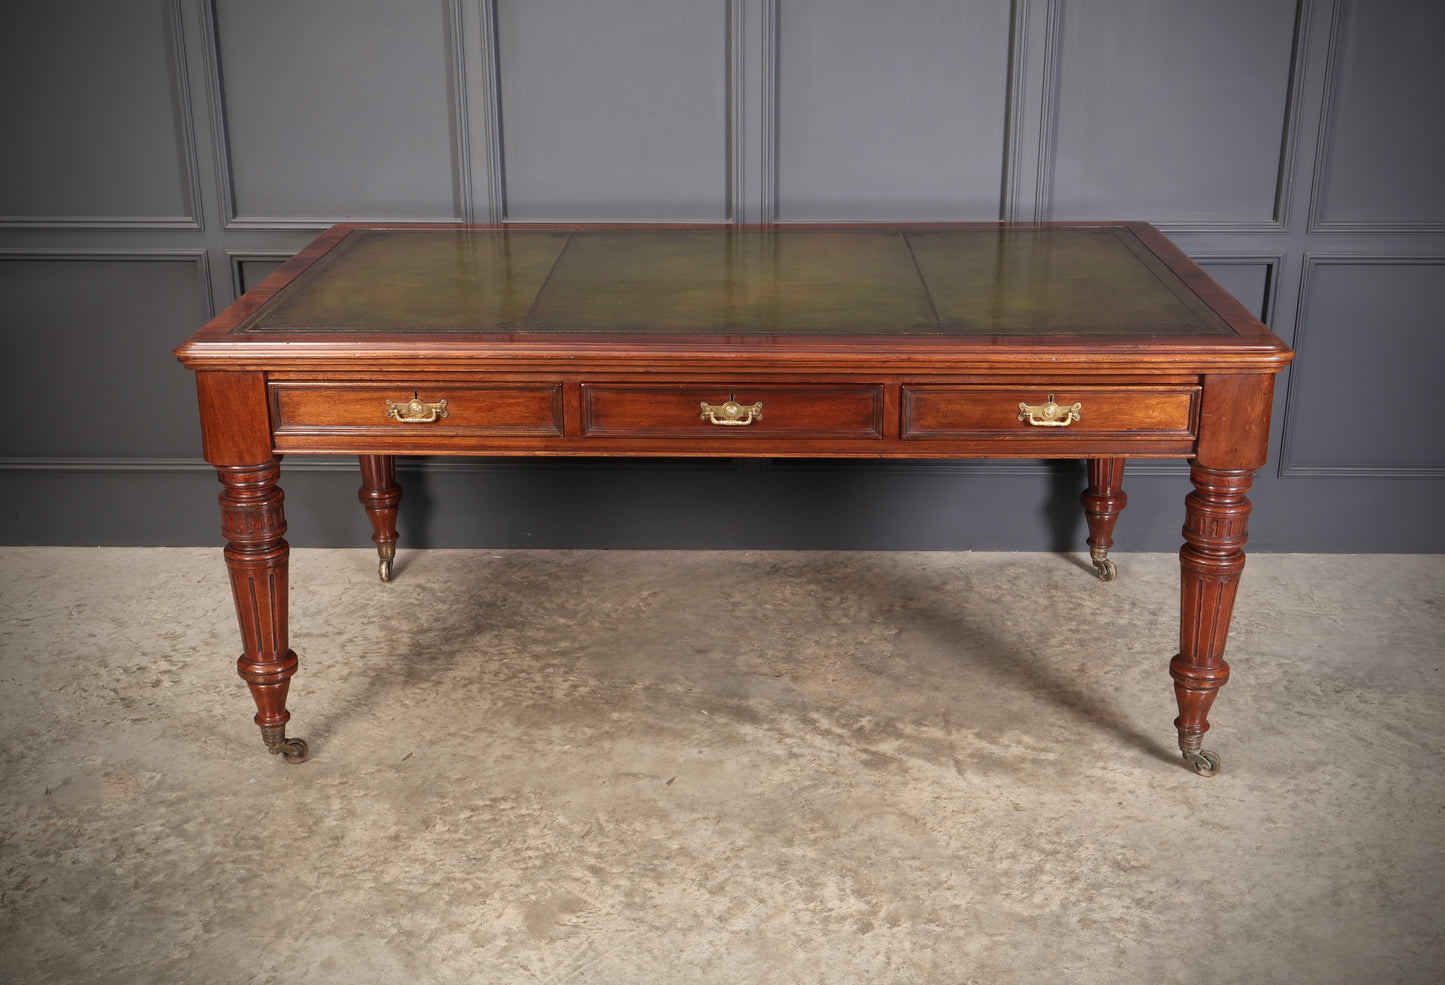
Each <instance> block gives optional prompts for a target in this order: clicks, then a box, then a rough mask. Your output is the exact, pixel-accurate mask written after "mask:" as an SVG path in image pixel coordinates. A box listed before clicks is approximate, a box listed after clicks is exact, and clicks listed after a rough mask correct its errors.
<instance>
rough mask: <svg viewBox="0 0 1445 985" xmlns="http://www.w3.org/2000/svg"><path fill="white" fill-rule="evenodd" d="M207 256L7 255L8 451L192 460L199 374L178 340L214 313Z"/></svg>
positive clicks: (1, 439) (1, 270)
mask: <svg viewBox="0 0 1445 985" xmlns="http://www.w3.org/2000/svg"><path fill="white" fill-rule="evenodd" d="M205 275H206V269H205V263H204V255H203V254H193V255H184V254H182V255H174V256H163V255H156V254H145V253H137V254H124V255H121V254H111V255H109V256H106V255H102V254H81V255H49V256H47V255H35V256H16V255H7V254H0V324H3V325H4V326H5V342H4V344H5V362H6V364H7V365H8V366H10V367H24V369H23V371H18V372H17V371H13V370H12V371H11V372H9V373H7V374H6V383H5V387H6V389H5V397H6V402H7V404H8V405H9V406H10V407H11V408H12V411H13V412H18V413H20V414H21V420H20V421H19V422H18V423H17V422H16V421H13V420H12V422H11V424H10V426H7V427H6V428H4V429H3V431H0V458H121V457H137V458H161V457H176V458H194V457H196V456H198V455H199V454H200V447H201V445H200V440H201V439H200V427H199V425H198V423H197V417H196V390H195V381H194V379H193V378H192V374H190V373H188V372H186V371H185V370H184V369H182V368H181V366H180V364H179V363H177V362H176V361H175V359H174V358H173V357H172V356H171V350H172V349H173V348H175V346H177V345H179V344H180V343H181V342H183V341H185V339H186V337H187V336H188V335H190V333H191V332H193V331H195V330H196V329H197V328H198V327H199V326H200V325H201V324H203V323H204V322H205V320H206V319H207V318H208V317H209V310H210V299H209V297H208V296H207V287H206V285H207V279H206V276H205Z"/></svg>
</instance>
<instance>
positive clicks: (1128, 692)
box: [0, 548, 1445, 985]
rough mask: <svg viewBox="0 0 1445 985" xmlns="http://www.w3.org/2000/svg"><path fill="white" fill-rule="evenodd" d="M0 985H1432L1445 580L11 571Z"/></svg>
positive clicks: (1137, 569) (868, 570)
mask: <svg viewBox="0 0 1445 985" xmlns="http://www.w3.org/2000/svg"><path fill="white" fill-rule="evenodd" d="M0 558H3V562H4V575H5V577H4V581H3V588H0V713H3V721H0V726H3V727H0V736H3V740H0V777H3V785H0V981H4V982H6V983H17V985H18V983H38V982H54V983H61V982H64V983H71V982H106V983H152V982H194V983H208V985H211V983H229V982H262V981H265V982H269V981H277V982H280V981H287V982H304V983H308V985H318V983H332V982H336V983H348V985H353V983H371V982H376V983H388V985H390V983H402V982H405V983H413V982H417V983H426V982H458V983H482V982H523V983H526V982H552V983H561V982H569V983H584V982H586V983H592V982H596V983H633V982H639V983H641V982H647V983H670V982H684V983H689V985H699V983H719V985H738V983H751V982H758V983H770V985H771V983H789V982H808V983H815V982H816V983H829V985H836V983H854V982H860V983H861V982H902V983H909V982H945V983H966V982H977V983H997V985H1010V983H1070V985H1090V983H1102V982H1114V983H1126V982H1127V983H1133V982H1139V983H1149V985H1163V983H1194V982H1199V983H1204V982H1212V983H1213V982H1217V983H1293V982H1298V983H1310V985H1320V983H1332V982H1341V983H1354V982H1359V983H1369V985H1377V983H1384V982H1436V981H1439V980H1440V978H1441V975H1442V972H1441V968H1442V967H1445V931H1442V928H1445V853H1442V850H1441V848H1442V843H1445V779H1442V769H1445V757H1442V751H1445V750H1442V746H1445V741H1442V740H1445V725H1442V714H1441V713H1442V710H1445V700H1442V698H1445V683H1442V682H1445V677H1442V673H1441V666H1442V663H1445V652H1442V650H1445V611H1442V609H1445V607H1442V597H1445V558H1441V557H1323V556H1298V555H1296V556H1267V555H1260V556H1256V557H1252V558H1251V560H1250V567H1249V570H1248V571H1247V572H1246V574H1245V583H1244V588H1243V590H1242V592H1241V595H1240V600H1239V607H1238V611H1237V618H1236V621H1235V626H1234V633H1233V638H1232V641H1231V647H1230V652H1229V657H1230V660H1231V663H1232V665H1233V667H1234V678H1233V680H1232V681H1231V682H1230V684H1229V685H1228V686H1227V687H1226V688H1225V689H1224V691H1223V692H1222V693H1221V697H1220V699H1219V702H1218V703H1217V704H1216V706H1215V709H1214V714H1213V716H1212V720H1213V723H1214V726H1215V728H1214V731H1213V732H1211V733H1210V736H1209V742H1208V745H1209V746H1210V747H1211V748H1213V749H1215V750H1216V751H1218V752H1219V753H1220V754H1221V755H1222V757H1223V759H1224V771H1223V773H1222V774H1221V775H1220V776H1218V777H1215V778H1213V779H1205V778H1202V777H1199V776H1196V775H1194V774H1193V773H1191V772H1189V771H1188V770H1186V769H1185V768H1184V767H1183V766H1182V764H1181V762H1180V760H1179V759H1178V755H1177V752H1176V751H1175V748H1174V732H1173V729H1172V727H1171V722H1172V719H1173V716H1174V714H1175V711H1174V707H1173V694H1172V689H1171V684H1170V681H1169V678H1168V675H1167V671H1166V663H1167V660H1168V658H1169V656H1170V655H1172V653H1173V652H1174V649H1175V642H1176V633H1177V615H1176V607H1177V601H1176V596H1177V591H1178V589H1177V564H1176V562H1175V560H1174V558H1172V557H1169V556H1165V555H1145V556H1137V555H1129V554H1122V555H1120V556H1119V561H1120V569H1121V575H1120V578H1119V580H1118V581H1117V582H1114V583H1113V584H1103V583H1101V582H1099V581H1097V580H1096V579H1094V578H1093V577H1092V576H1091V574H1090V572H1088V571H1086V570H1084V567H1083V566H1082V565H1081V564H1080V562H1079V559H1077V558H1072V557H1061V556H1054V555H1042V554H1012V555H1009V554H946V553H945V554H939V553H929V554H921V553H910V554H879V553H866V554H836V553H827V554H824V553H742V552H735V553H718V552H706V553H704V552H502V553H497V552H485V551H483V552H448V551H434V552H425V553H420V552H418V553H406V552H403V554H402V556H401V558H400V559H399V565H398V570H397V573H396V578H395V580H394V581H393V582H392V583H391V584H389V585H383V584H381V583H379V582H378V581H377V579H376V577H375V562H374V557H372V556H371V555H370V552H364V551H298V552H296V554H295V555H294V557H293V563H292V644H293V646H295V648H296V649H297V651H298V652H299V653H300V654H301V659H302V669H301V673H300V674H299V675H298V676H297V677H296V679H295V681H294V683H293V687H292V691H291V708H292V710H293V713H294V715H295V718H294V720H293V727H292V732H293V734H297V735H302V736H305V737H306V738H307V739H309V740H310V743H311V750H312V760H311V762H309V763H307V764H304V765H301V766H287V765H286V764H284V763H282V762H280V761H279V759H277V758H274V757H271V756H268V755H266V753H265V752H264V750H263V747H262V745H261V742H260V739H259V735H258V732H257V730H256V728H255V726H254V725H253V724H252V723H251V715H252V714H253V712H254V707H253V706H252V705H251V701H250V698H249V696H248V695H247V694H246V691H245V689H244V686H243V685H242V684H241V682H240V681H239V679H238V678H237V677H236V676H235V671H234V669H233V664H232V662H233V660H234V658H235V656H236V654H237V651H238V648H239V645H238V642H237V635H236V629H235V618H234V615H233V613H232V610H231V601H230V597H229V589H228V587H227V582H226V578H225V572H224V567H223V565H222V562H221V558H220V554H219V551H216V550H140V549H136V550H121V549H105V550H78V549H29V548H26V549H16V548H4V549H0Z"/></svg>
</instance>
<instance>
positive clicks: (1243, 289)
mask: <svg viewBox="0 0 1445 985" xmlns="http://www.w3.org/2000/svg"><path fill="white" fill-rule="evenodd" d="M1195 259H1196V261H1197V262H1198V264H1199V266H1200V267H1202V268H1203V269H1204V272H1205V273H1206V274H1208V275H1209V276H1210V277H1212V278H1214V280H1215V282H1216V283H1218V284H1219V286H1220V287H1222V288H1224V289H1225V290H1226V291H1228V292H1229V293H1230V294H1233V295H1234V296H1235V298H1236V299H1237V300H1239V301H1240V302H1241V303H1242V304H1243V305H1244V306H1245V307H1246V308H1248V309H1249V310H1250V311H1251V312H1252V313H1253V314H1254V317H1256V318H1258V319H1260V320H1261V321H1267V320H1268V318H1269V315H1270V312H1269V294H1270V288H1271V279H1272V276H1273V272H1274V269H1275V266H1274V263H1273V262H1272V261H1259V260H1234V259H1224V258H1214V259H1209V258H1199V257H1196V258H1195Z"/></svg>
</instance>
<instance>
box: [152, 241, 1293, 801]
mask: <svg viewBox="0 0 1445 985" xmlns="http://www.w3.org/2000/svg"><path fill="white" fill-rule="evenodd" d="M176 355H177V357H178V358H179V359H180V360H181V362H182V363H184V364H185V366H186V367H187V368H188V369H191V370H194V371H195V373H196V384H197V390H198V394H199V399H200V415H201V431H202V440H203V447H204V453H205V458H206V461H208V462H209V463H211V464H212V465H214V466H215V468H216V470H217V473H218V475H219V477H220V481H221V486H222V491H221V495H220V503H221V520H222V533H223V535H224V537H225V540H226V548H225V557H226V564H227V567H228V569H229V572H230V579H231V587H232V590H233V593H234V596H235V602H236V613H237V616H238V617H239V620H240V627H241V636H242V646H243V652H242V654H241V657H240V659H239V661H238V664H237V666H238V669H239V671H240V674H241V677H242V678H243V679H244V680H245V681H246V683H247V685H248V686H249V687H250V690H251V694H252V696H253V697H254V699H255V702H256V706H257V709H258V712H257V715H256V723H257V724H258V725H259V726H260V727H261V735H262V738H263V740H264V742H265V744H266V747H267V748H268V749H270V751H271V752H273V753H280V754H282V755H283V757H284V758H285V759H286V760H288V761H291V762H299V761H301V760H303V759H305V758H306V755H307V749H306V744H305V742H304V741H303V740H301V739H298V738H289V737H287V735H286V723H287V722H288V721H289V720H290V713H289V712H288V711H287V709H286V693H287V687H288V684H289V682H290V679H291V677H292V676H293V675H294V674H295V673H296V668H297V658H296V654H295V652H294V651H292V650H291V648H290V646H289V644H288V638H287V557H288V552H289V549H288V547H287V544H286V541H285V539H284V533H285V531H286V521H285V517H284V512H283V509H282V500H283V496H282V492H281V489H280V486H279V484H278V483H279V479H280V474H281V465H280V462H281V457H282V456H283V455H290V454H338V453H341V454H348V455H356V456H358V458H359V461H360V466H361V475H362V486H361V491H360V499H361V502H362V505H363V506H364V507H365V509H366V513H367V515H368V516H369V518H370V520H371V524H372V528H373V531H374V535H373V538H372V539H373V540H374V541H375V543H376V545H377V550H378V552H379V555H380V572H381V577H382V578H383V580H385V579H388V578H389V577H390V574H391V561H392V558H393V557H394V555H395V550H396V540H397V535H396V515H397V509H398V504H399V502H400V500H401V488H400V486H399V485H398V484H397V481H396V471H395V456H397V455H508V456H513V455H612V456H664V455H665V456H725V457H743V456H769V457H806V456H813V457H833V458H839V457H841V458H978V457H989V458H1081V459H1085V460H1087V462H1088V488H1087V489H1086V490H1085V492H1084V495H1083V501H1084V510H1085V515H1086V517H1087V520H1088V527H1089V538H1088V544H1089V548H1090V553H1091V555H1092V557H1093V559H1094V563H1095V565H1096V566H1097V568H1098V570H1099V574H1100V576H1101V577H1103V578H1104V579H1105V580H1109V579H1111V578H1113V577H1114V573H1115V568H1114V565H1113V562H1112V561H1111V560H1110V559H1109V556H1108V553H1109V548H1110V546H1111V544H1112V534H1113V528H1114V524H1115V521H1116V520H1117V518H1118V515H1119V512H1120V510H1122V509H1123V507H1124V504H1125V496H1124V493H1123V491H1122V488H1121V482H1122V477H1123V470H1124V463H1125V461H1126V460H1127V459H1130V458H1179V459H1188V460H1189V462H1190V479H1191V481H1192V483H1193V492H1192V493H1190V494H1189V495H1188V496H1187V498H1186V501H1185V521H1184V546H1183V548H1182V550H1181V551H1180V568H1181V579H1182V590H1181V605H1180V631H1179V636H1180V639H1179V652H1178V653H1177V654H1176V655H1175V656H1174V658H1173V659H1172V660H1171V661H1170V664H1169V672H1170V675H1171V676H1172V678H1173V680H1174V688H1175V693H1176V696H1177V698H1178V705H1179V717H1178V719H1176V721H1175V723H1174V724H1175V727H1176V729H1177V730H1178V734H1179V747H1180V749H1181V751H1182V752H1183V755H1184V759H1185V760H1186V761H1187V762H1188V763H1189V764H1191V765H1192V766H1193V767H1194V768H1195V769H1196V770H1197V771H1198V772H1200V773H1203V774H1206V775H1211V774H1213V773H1215V772H1217V771H1218V769H1219V757H1218V756H1216V755H1215V754H1214V753H1213V752H1211V751H1208V750H1205V749H1203V736H1204V733H1205V731H1206V730H1207V729H1208V728H1209V722H1208V713H1209V709H1210V706H1211V705H1212V704H1213V701H1214V698H1215V695H1216V693H1217V692H1218V690H1219V688H1220V687H1221V686H1222V685H1223V684H1224V683H1225V681H1226V680H1227V679H1228V677H1229V668H1228V666H1227V664H1226V663H1225V661H1224V648H1225V638H1226V635H1227V633H1228V630H1229V620H1230V615H1231V612H1232V609H1233V606H1234V597H1235V590H1236V587H1237V585H1238V582H1239V576H1240V572H1241V571H1242V570H1243V567H1244V553H1243V546H1244V543H1245V537H1246V524H1247V519H1248V516H1249V509H1250V507H1249V501H1248V499H1247V498H1246V493H1247V492H1248V490H1249V487H1250V484H1251V481H1252V478H1253V475H1254V471H1255V470H1256V469H1257V468H1259V467H1260V466H1261V465H1263V464H1264V461H1265V455H1266V451H1267V447H1268V443H1269V422H1270V403H1271V399H1272V395H1273V391H1274V381H1275V376H1276V374H1278V373H1279V371H1280V370H1281V369H1283V368H1284V366H1285V365H1286V364H1287V363H1288V361H1289V359H1290V358H1291V355H1292V353H1291V352H1290V350H1289V349H1288V348H1287V347H1286V346H1285V345H1284V343H1283V342H1281V341H1280V340H1279V339H1278V338H1276V337H1275V336H1274V335H1273V334H1271V333H1270V332H1269V330H1268V329H1266V328H1265V327H1264V325H1262V324H1261V323H1260V322H1259V321H1258V320H1256V319H1255V318H1254V317H1253V316H1252V315H1251V314H1250V313H1249V312H1248V311H1247V310H1246V309H1245V308H1244V307H1243V306H1241V305H1240V304H1239V303H1238V302H1237V301H1236V300H1234V299H1233V298H1232V297H1230V296H1229V295H1228V294H1227V293H1226V292H1225V291H1224V290H1222V289H1221V288H1220V287H1219V286H1218V285H1216V284H1215V283H1214V282H1213V281H1211V280H1210V279H1209V278H1208V277H1207V276H1206V275H1205V274H1204V273H1203V272H1202V271H1201V270H1200V269H1199V268H1198V267H1197V266H1196V265H1195V264H1194V263H1192V262H1191V261H1190V260H1189V259H1188V258H1187V257H1185V256H1184V254H1183V253H1181V252H1180V251H1179V250H1178V249H1177V248H1176V247H1175V246H1174V245H1173V244H1171V243H1170V242H1169V241H1168V240H1167V239H1165V238H1164V237H1163V236H1162V235H1160V233H1159V232H1158V231H1156V230H1155V229H1154V228H1152V227H1151V226H1149V225H1146V224H1144V223H1102V224H1032V225H1017V224H1002V225H1001V224H927V225H909V226H893V225H887V226H885V225H861V226H791V225H790V226H768V227H736V226H667V227H664V226H577V227H561V226H518V225H507V226H495V227H493V226H486V227H453V226H445V227H442V226H427V227H420V226H370V225H368V226H356V225H339V226H335V227H333V228H331V229H330V230H328V231H327V232H326V233H324V234H323V235H321V236H320V237H319V238H318V239H317V240H316V241H315V242H313V243H312V244H311V245H310V246H308V247H307V248H306V249H305V250H303V251H302V252H301V253H299V254H298V255H297V256H295V257H294V258H293V259H291V260H290V261H289V262H287V263H286V264H285V265H284V266H282V267H281V268H280V269H279V270H277V271H276V272H275V273H273V274H272V275H271V276H270V277H268V278H266V280H265V281H264V282H262V283H261V284H260V285H259V286H257V287H256V288H255V289H253V290H251V291H249V292H247V293H246V295H245V296H244V297H242V298H241V299H240V300H238V301H237V302H236V303H234V304H232V305H231V306H230V307H229V308H227V309H226V310H225V311H224V312H222V313H221V314H220V315H219V316H218V317H216V318H215V319H214V320H212V321H211V322H210V323H209V324H207V325H206V326H205V327H204V328H202V329H201V330H200V331H199V332H197V333H196V335H194V336H193V337H192V338H191V339H190V340H189V341H187V342H186V343H185V344H184V345H182V346H181V347H180V348H178V349H177V350H176Z"/></svg>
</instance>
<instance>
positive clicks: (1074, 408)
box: [1019, 393, 1084, 428]
mask: <svg viewBox="0 0 1445 985" xmlns="http://www.w3.org/2000/svg"><path fill="white" fill-rule="evenodd" d="M1083 409H1084V405H1083V404H1072V405H1070V406H1065V405H1063V404H1056V403H1054V395H1053V394H1052V393H1051V394H1049V399H1048V400H1047V401H1046V402H1045V403H1042V404H1026V403H1023V402H1022V401H1020V402H1019V420H1021V421H1024V422H1025V423H1027V424H1030V425H1032V426H1034V427H1036V428H1066V427H1068V426H1069V425H1070V424H1073V423H1074V422H1075V421H1077V420H1078V419H1079V411H1081V410H1083Z"/></svg>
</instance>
